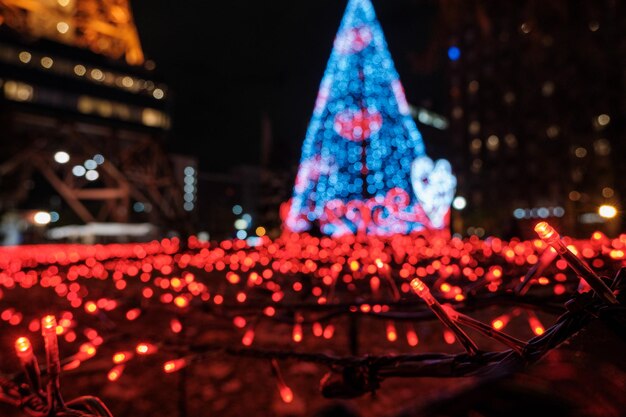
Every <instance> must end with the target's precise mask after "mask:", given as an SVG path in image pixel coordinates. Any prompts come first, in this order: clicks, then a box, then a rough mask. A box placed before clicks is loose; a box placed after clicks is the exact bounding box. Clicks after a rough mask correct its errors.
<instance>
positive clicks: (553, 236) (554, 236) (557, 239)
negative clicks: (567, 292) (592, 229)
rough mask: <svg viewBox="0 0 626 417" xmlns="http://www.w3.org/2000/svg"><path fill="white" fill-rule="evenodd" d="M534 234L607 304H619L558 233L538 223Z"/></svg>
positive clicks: (550, 227) (546, 225)
mask: <svg viewBox="0 0 626 417" xmlns="http://www.w3.org/2000/svg"><path fill="white" fill-rule="evenodd" d="M535 232H537V234H538V235H539V237H540V238H541V239H542V240H543V241H544V242H546V243H547V244H549V245H550V246H552V247H553V248H554V249H555V250H556V251H557V253H558V254H559V255H560V256H561V257H562V258H563V259H565V261H566V262H567V264H568V265H569V266H570V268H572V269H573V270H574V272H576V273H577V274H578V275H579V276H580V277H581V278H582V279H584V280H585V281H586V282H587V284H589V286H591V288H592V289H593V290H594V291H595V292H596V294H598V296H599V297H600V298H601V299H603V300H604V301H605V302H606V303H608V304H619V301H617V298H616V297H615V294H613V292H612V291H611V289H610V288H609V287H608V286H607V285H606V284H605V283H604V282H603V281H602V278H600V277H599V276H598V275H597V274H596V273H595V272H594V271H593V270H592V269H591V268H589V265H587V264H586V263H585V262H583V261H582V260H581V259H580V258H579V257H578V256H576V255H575V254H574V253H573V252H572V251H571V250H569V249H568V248H567V246H565V244H564V243H563V241H562V240H561V236H560V235H559V234H558V232H557V231H556V230H555V229H554V228H553V227H552V226H550V225H549V224H548V223H547V222H539V223H537V225H536V226H535Z"/></svg>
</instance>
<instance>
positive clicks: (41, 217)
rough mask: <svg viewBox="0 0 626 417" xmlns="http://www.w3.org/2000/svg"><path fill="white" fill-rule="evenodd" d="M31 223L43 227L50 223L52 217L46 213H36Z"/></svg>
mask: <svg viewBox="0 0 626 417" xmlns="http://www.w3.org/2000/svg"><path fill="white" fill-rule="evenodd" d="M33 221H34V222H35V223H36V224H38V225H41V226H45V225H47V224H48V223H50V222H51V221H52V216H50V213H48V212H47V211H38V212H37V213H35V215H34V216H33Z"/></svg>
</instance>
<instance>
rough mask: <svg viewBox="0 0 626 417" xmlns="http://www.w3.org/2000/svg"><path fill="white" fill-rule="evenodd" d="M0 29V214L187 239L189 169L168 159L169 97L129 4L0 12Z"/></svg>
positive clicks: (56, 0) (3, 4) (11, 7)
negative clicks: (156, 231)
mask: <svg viewBox="0 0 626 417" xmlns="http://www.w3.org/2000/svg"><path fill="white" fill-rule="evenodd" d="M0 19H1V20H0V22H2V24H1V25H0V86H1V87H2V88H1V89H0V118H1V119H2V124H1V126H2V127H1V129H2V134H1V136H2V140H1V141H0V147H1V149H2V152H1V154H0V183H1V184H2V187H1V192H0V211H2V212H7V211H12V210H20V211H24V210H26V209H46V210H54V211H56V212H59V213H61V218H60V224H63V223H66V224H67V223H75V222H82V223H92V222H121V223H127V222H150V223H153V224H155V225H157V226H162V227H164V228H167V229H170V230H171V229H175V230H183V229H188V227H189V226H188V225H189V219H190V215H192V214H193V211H194V201H193V199H192V200H191V201H190V198H189V195H188V194H189V193H184V192H183V189H184V186H185V185H187V188H189V187H190V184H188V182H189V178H187V177H189V176H188V175H187V176H186V173H189V172H191V171H192V170H193V169H194V168H195V167H194V166H193V165H195V164H193V163H192V164H188V165H190V167H187V166H185V167H178V165H180V163H178V162H180V161H178V162H177V161H173V160H172V158H171V157H170V156H169V155H168V154H167V153H166V152H165V151H164V144H165V138H166V135H167V132H168V129H169V127H170V118H169V114H168V99H169V91H168V87H167V85H165V84H164V83H162V82H159V81H158V78H157V77H156V76H155V73H154V71H153V70H154V63H153V62H151V61H146V60H145V59H144V55H143V52H142V49H141V45H140V43H139V38H138V35H137V30H136V28H135V25H134V23H133V19H132V13H131V9H130V7H129V4H128V1H127V0H38V1H34V0H19V1H18V0H2V1H0ZM177 167H178V168H179V169H178V171H180V172H178V171H177V170H176V168H177ZM194 172H195V171H194ZM192 185H193V184H192Z"/></svg>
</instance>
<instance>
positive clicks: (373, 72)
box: [283, 0, 456, 236]
mask: <svg viewBox="0 0 626 417" xmlns="http://www.w3.org/2000/svg"><path fill="white" fill-rule="evenodd" d="M455 187H456V178H455V177H454V176H453V175H452V173H451V167H450V164H449V163H448V162H447V161H445V160H439V161H437V162H436V163H435V162H433V161H432V160H431V159H430V158H428V156H426V154H425V151H424V144H423V142H422V137H421V135H420V133H419V131H418V130H417V126H416V125H415V122H414V121H413V119H412V118H411V116H410V112H409V105H408V103H407V101H406V98H405V95H404V89H403V88H402V84H401V83H400V80H399V77H398V73H397V72H396V70H395V67H394V64H393V61H392V59H391V55H390V54H389V51H388V49H387V44H386V41H385V38H384V35H383V32H382V29H381V27H380V24H379V23H378V21H377V19H376V14H375V12H374V8H373V6H372V4H371V3H370V1H369V0H350V1H349V2H348V6H347V9H346V12H345V15H344V17H343V20H342V22H341V26H340V28H339V32H338V33H337V36H336V38H335V43H334V48H333V51H332V54H331V56H330V60H329V62H328V65H327V68H326V72H325V74H324V77H323V79H322V83H321V86H320V89H319V93H318V97H317V101H316V103H315V109H314V111H313V118H312V119H311V122H310V124H309V128H308V131H307V133H306V137H305V140H304V145H303V147H302V158H301V161H300V168H299V171H298V175H297V178H296V184H295V187H294V191H293V197H292V198H291V199H290V201H289V204H288V205H287V206H286V207H285V209H284V213H283V214H284V217H283V218H284V226H285V228H286V229H288V230H291V231H294V232H302V231H306V230H310V229H311V228H319V230H320V231H321V232H322V233H324V234H327V235H332V236H341V235H345V234H355V233H367V234H374V235H391V234H395V233H411V232H414V231H420V230H424V229H445V228H446V227H447V225H448V219H449V211H450V204H451V201H452V198H453V196H454V189H455Z"/></svg>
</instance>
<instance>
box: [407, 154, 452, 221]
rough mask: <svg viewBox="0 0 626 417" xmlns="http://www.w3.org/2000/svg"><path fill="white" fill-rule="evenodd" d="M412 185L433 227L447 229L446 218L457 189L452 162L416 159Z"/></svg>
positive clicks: (412, 167) (423, 158) (424, 157)
mask: <svg viewBox="0 0 626 417" xmlns="http://www.w3.org/2000/svg"><path fill="white" fill-rule="evenodd" d="M411 184H412V185H413V192H414V193H415V197H416V198H417V200H418V201H419V203H420V204H421V206H422V208H423V209H424V212H425V213H426V215H427V216H428V218H429V219H430V222H431V224H432V225H433V227H435V228H437V229H443V228H444V227H446V226H447V224H446V216H447V214H448V212H449V211H450V204H452V199H453V198H454V192H455V189H456V177H455V176H454V175H453V174H452V167H451V166H450V162H448V161H446V160H445V159H439V160H437V162H433V160H432V159H430V158H429V157H427V156H422V157H419V158H415V160H414V161H413V163H412V164H411Z"/></svg>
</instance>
